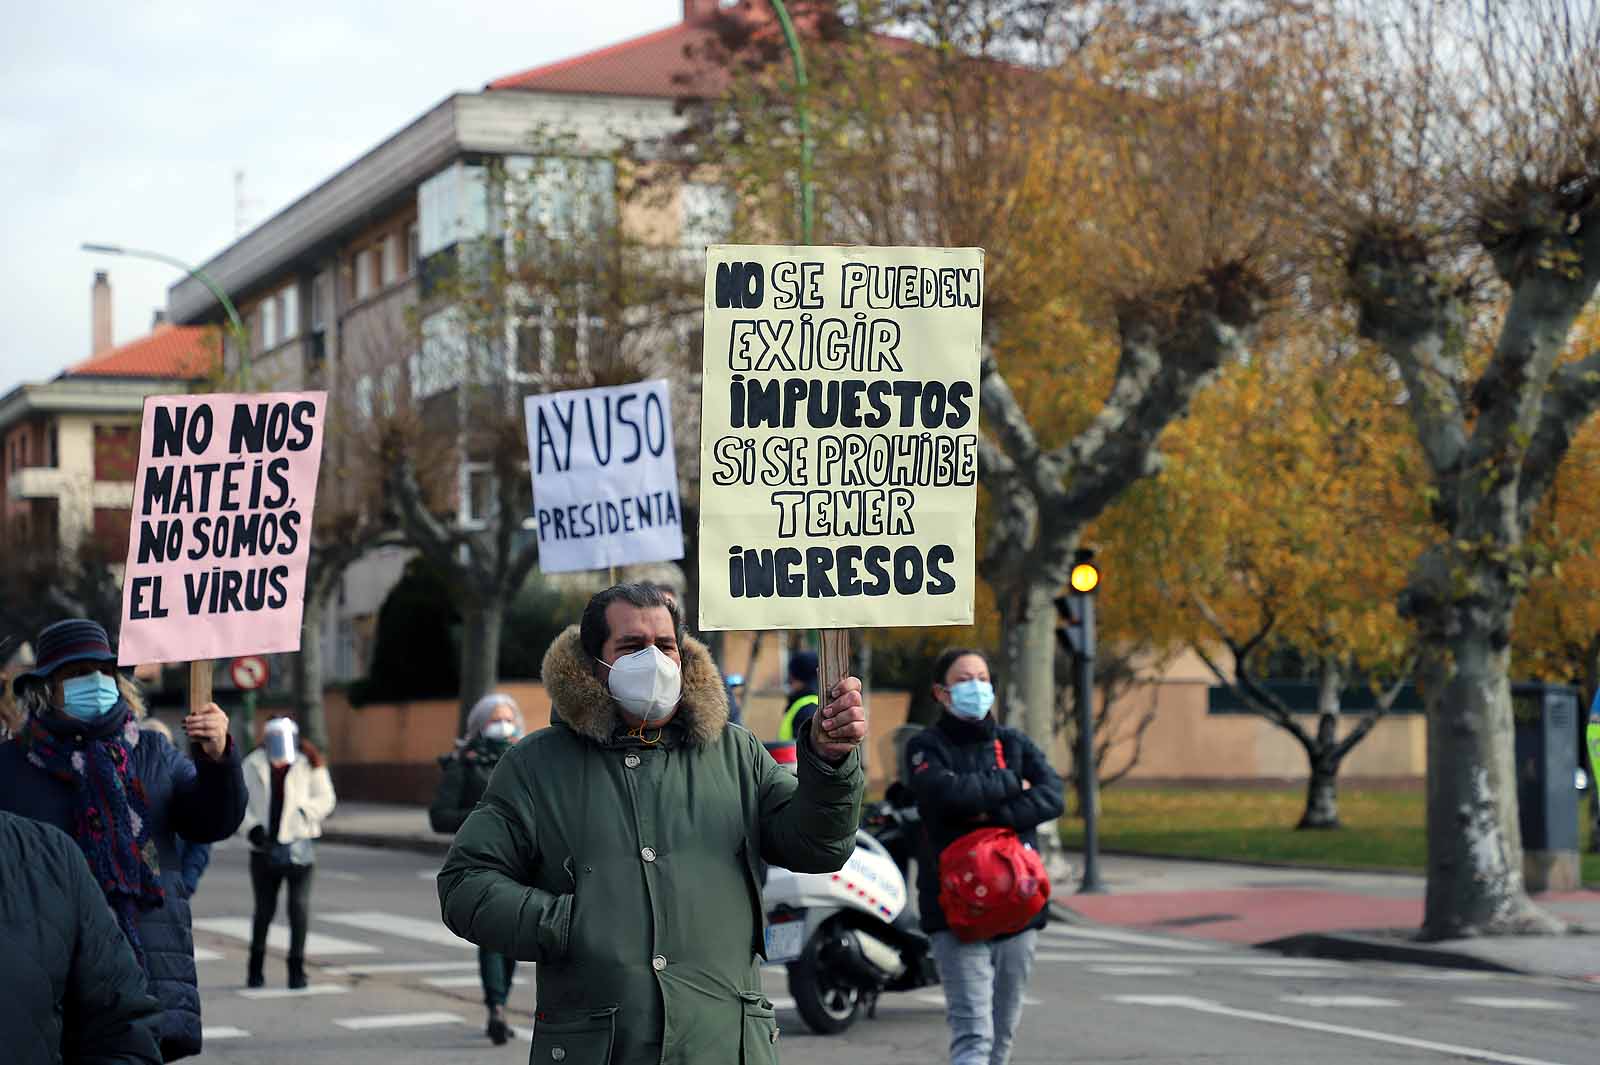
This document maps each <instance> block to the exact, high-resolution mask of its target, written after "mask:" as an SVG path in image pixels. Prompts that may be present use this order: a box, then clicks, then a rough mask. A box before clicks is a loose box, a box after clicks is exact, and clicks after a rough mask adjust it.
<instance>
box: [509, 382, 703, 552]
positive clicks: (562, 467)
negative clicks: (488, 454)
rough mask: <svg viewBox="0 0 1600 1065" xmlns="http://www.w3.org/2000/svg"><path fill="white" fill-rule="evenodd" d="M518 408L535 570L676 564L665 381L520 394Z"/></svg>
mask: <svg viewBox="0 0 1600 1065" xmlns="http://www.w3.org/2000/svg"><path fill="white" fill-rule="evenodd" d="M524 409H525V413H526V415H527V422H528V466H529V469H530V471H531V472H532V475H533V517H534V521H535V523H536V524H537V527H538V533H539V568H540V569H541V570H543V571H544V572H546V573H568V572H571V571H573V570H591V569H604V568H606V567H607V566H626V565H633V564H636V563H641V562H666V561H671V560H673V559H679V558H682V557H683V517H682V515H683V508H682V506H681V504H680V502H679V499H678V462H677V458H676V456H675V455H674V454H673V450H672V395H671V391H670V390H669V388H668V386H667V382H665V381H644V382H641V383H639V384H635V385H618V386H616V387H614V388H580V389H577V390H575V391H571V392H552V393H550V394H548V395H543V396H529V397H528V398H527V400H526V403H525V408H524Z"/></svg>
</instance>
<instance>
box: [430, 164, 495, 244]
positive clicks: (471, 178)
mask: <svg viewBox="0 0 1600 1065" xmlns="http://www.w3.org/2000/svg"><path fill="white" fill-rule="evenodd" d="M417 227H418V235H417V255H418V257H419V258H427V257H428V256H429V255H432V254H434V253H435V252H439V251H443V250H444V249H445V248H448V247H450V246H451V245H452V244H459V243H461V242H462V241H466V240H474V239H477V238H479V237H486V236H488V235H489V180H488V171H487V170H486V169H485V168H484V167H482V166H476V165H472V164H468V163H456V164H455V165H454V166H451V167H449V168H447V169H445V170H441V171H439V173H437V174H435V175H433V177H431V178H429V179H428V180H426V181H424V182H423V183H422V184H421V185H420V186H418V188H417Z"/></svg>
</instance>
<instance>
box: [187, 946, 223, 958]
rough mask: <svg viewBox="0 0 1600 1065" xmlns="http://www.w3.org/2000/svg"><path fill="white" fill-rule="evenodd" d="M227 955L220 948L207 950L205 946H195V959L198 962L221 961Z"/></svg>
mask: <svg viewBox="0 0 1600 1065" xmlns="http://www.w3.org/2000/svg"><path fill="white" fill-rule="evenodd" d="M225 957H227V955H225V954H223V953H222V951H220V950H207V949H206V948H205V947H195V948H194V960H195V961H196V962H202V961H221V960H222V959H223V958H225Z"/></svg>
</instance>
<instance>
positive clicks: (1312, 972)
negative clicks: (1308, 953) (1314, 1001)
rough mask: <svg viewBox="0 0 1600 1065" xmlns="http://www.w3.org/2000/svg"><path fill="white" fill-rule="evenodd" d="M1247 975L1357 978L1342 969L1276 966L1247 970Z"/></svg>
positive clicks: (1322, 978) (1281, 977)
mask: <svg viewBox="0 0 1600 1065" xmlns="http://www.w3.org/2000/svg"><path fill="white" fill-rule="evenodd" d="M1245 973H1246V975H1248V976H1270V977H1274V978H1276V979H1284V978H1293V977H1300V976H1314V977H1316V978H1317V979H1318V980H1327V979H1329V978H1333V979H1336V980H1343V979H1346V978H1350V977H1354V976H1355V974H1354V973H1352V972H1346V971H1344V970H1342V969H1310V968H1306V969H1284V968H1282V967H1280V966H1276V965H1271V966H1262V967H1261V968H1259V969H1247V970H1245Z"/></svg>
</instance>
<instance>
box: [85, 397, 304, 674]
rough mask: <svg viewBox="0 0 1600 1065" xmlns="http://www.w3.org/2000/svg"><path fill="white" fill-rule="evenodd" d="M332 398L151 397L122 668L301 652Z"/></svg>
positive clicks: (142, 443) (132, 535)
mask: <svg viewBox="0 0 1600 1065" xmlns="http://www.w3.org/2000/svg"><path fill="white" fill-rule="evenodd" d="M326 398H327V394H326V393H324V392H279V393H263V394H241V395H221V394H218V395H199V396H150V397H149V398H147V399H146V400H145V404H144V424H143V425H142V426H141V428H140V431H139V470H138V474H137V477H136V479H135V481H134V488H133V521H132V528H131V530H130V532H129V535H128V564H127V569H126V571H125V573H124V576H123V580H122V633H121V637H120V639H119V645H120V646H119V649H118V655H117V661H118V662H119V663H120V664H122V665H137V664H140V663H144V662H182V661H190V662H193V661H200V660H204V659H212V658H225V657H229V656H233V655H247V654H272V653H275V652H279V651H295V650H299V648H300V616H301V611H302V608H303V607H304V603H305V584H306V561H307V559H308V557H309V555H310V551H311V510H312V504H313V502H314V501H315V499H316V495H317V472H318V467H319V466H320V465H321V461H322V414H323V409H324V406H325V401H326Z"/></svg>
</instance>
